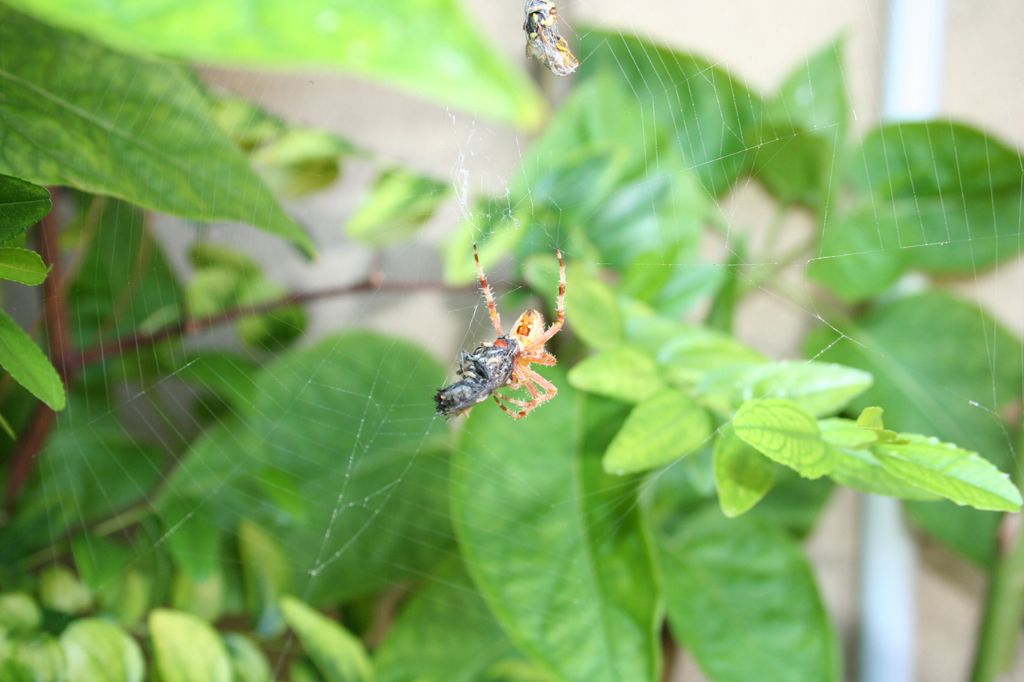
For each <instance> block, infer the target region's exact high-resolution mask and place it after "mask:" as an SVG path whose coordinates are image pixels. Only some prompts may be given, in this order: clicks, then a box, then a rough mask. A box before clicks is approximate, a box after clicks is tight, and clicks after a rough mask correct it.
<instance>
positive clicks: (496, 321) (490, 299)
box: [473, 242, 564, 336]
mask: <svg viewBox="0 0 1024 682" xmlns="http://www.w3.org/2000/svg"><path fill="white" fill-rule="evenodd" d="M473 260H474V261H476V274H477V276H478V277H479V279H480V290H481V291H482V292H483V294H484V300H485V301H487V312H488V314H490V316H491V324H492V325H494V331H496V332H497V333H498V336H505V332H504V330H502V328H501V315H499V314H498V306H497V305H496V304H495V303H494V294H493V293H491V286H490V285H489V284H488V283H487V275H485V274H484V269H483V267H481V265H480V254H479V253H478V252H477V250H476V242H473ZM563 279H564V278H563Z"/></svg>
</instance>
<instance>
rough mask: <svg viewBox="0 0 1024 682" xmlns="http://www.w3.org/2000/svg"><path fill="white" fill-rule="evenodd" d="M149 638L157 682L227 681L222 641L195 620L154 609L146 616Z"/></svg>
mask: <svg viewBox="0 0 1024 682" xmlns="http://www.w3.org/2000/svg"><path fill="white" fill-rule="evenodd" d="M149 636H150V637H151V638H152V639H153V653H154V656H155V659H156V660H155V663H154V666H155V668H156V670H157V671H158V672H159V674H160V680H161V682H231V660H230V659H229V658H228V652H227V650H226V649H225V648H224V642H222V641H221V639H220V637H219V636H218V635H217V632H216V631H215V630H214V629H213V628H211V627H210V626H209V625H207V624H206V623H204V622H203V621H201V620H199V619H198V618H196V617H194V616H190V615H188V614H187V613H181V612H180V611H170V610H168V609H156V610H154V611H153V612H152V613H150V614H149Z"/></svg>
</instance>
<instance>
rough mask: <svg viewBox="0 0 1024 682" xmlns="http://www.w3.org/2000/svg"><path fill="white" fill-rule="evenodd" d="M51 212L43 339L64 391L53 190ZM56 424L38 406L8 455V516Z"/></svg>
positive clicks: (64, 341) (43, 233)
mask: <svg viewBox="0 0 1024 682" xmlns="http://www.w3.org/2000/svg"><path fill="white" fill-rule="evenodd" d="M50 194H51V195H52V200H53V204H54V209H53V210H51V211H50V213H49V214H48V215H47V216H46V217H45V218H43V220H42V222H41V223H40V224H39V231H38V235H39V250H40V251H41V252H42V257H43V261H44V262H46V263H47V264H48V265H49V266H50V274H49V275H48V276H47V278H46V281H44V282H43V295H44V298H43V317H44V319H45V321H46V339H47V346H48V348H49V352H50V362H52V363H53V366H54V367H56V369H57V374H59V375H60V378H61V380H62V381H63V382H64V385H65V387H66V386H67V385H68V379H69V377H68V356H69V351H70V348H71V344H70V343H69V339H68V333H69V329H70V327H69V325H68V307H67V299H66V297H65V295H64V288H63V287H62V286H61V285H60V282H61V274H62V269H61V258H60V243H59V239H60V228H59V225H58V224H57V216H56V212H57V209H56V206H57V201H58V198H59V194H58V191H57V189H56V188H51V189H50ZM55 423H56V414H54V412H53V410H51V409H50V408H49V407H47V406H46V405H44V404H42V403H39V405H38V406H37V407H36V411H35V412H34V413H33V414H32V419H31V421H30V422H29V424H28V427H27V428H26V429H25V430H24V431H23V432H22V435H21V438H19V439H18V443H17V445H16V446H15V448H14V453H13V454H12V455H11V463H10V469H9V473H8V477H7V490H6V494H5V497H4V505H5V508H6V509H7V511H8V513H10V512H11V511H12V510H13V508H14V503H15V501H16V500H17V499H18V495H19V494H20V492H21V489H22V488H23V487H24V486H25V483H26V482H27V481H28V477H29V475H30V474H31V473H32V467H33V465H34V463H35V459H36V455H38V454H39V452H40V451H41V450H42V449H43V445H44V444H45V443H46V438H47V436H49V434H50V431H51V430H52V429H53V425H54V424H55Z"/></svg>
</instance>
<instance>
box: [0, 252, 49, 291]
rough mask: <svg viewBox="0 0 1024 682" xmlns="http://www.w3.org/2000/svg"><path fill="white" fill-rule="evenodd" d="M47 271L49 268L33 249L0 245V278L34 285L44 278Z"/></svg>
mask: <svg viewBox="0 0 1024 682" xmlns="http://www.w3.org/2000/svg"><path fill="white" fill-rule="evenodd" d="M49 271H50V268H48V267H47V266H46V263H44V262H43V259H42V258H40V257H39V254H38V253H36V252H35V251H29V250H28V249H19V248H15V247H10V246H7V247H0V279H6V280H10V281H12V282H20V283H21V284H27V285H29V286H35V285H37V284H42V283H43V281H44V280H46V273H48V272H49Z"/></svg>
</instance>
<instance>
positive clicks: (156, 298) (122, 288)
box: [68, 197, 183, 373]
mask: <svg viewBox="0 0 1024 682" xmlns="http://www.w3.org/2000/svg"><path fill="white" fill-rule="evenodd" d="M80 214H81V215H80V218H79V222H80V223H82V226H81V230H82V232H83V236H82V239H81V242H80V243H79V244H80V248H83V249H84V253H83V254H82V256H81V262H80V263H79V265H78V270H77V274H76V276H75V278H74V281H73V283H72V284H71V287H70V288H69V290H68V308H69V309H71V310H73V311H75V314H74V315H72V316H71V329H72V334H73V336H74V338H75V341H76V344H77V345H78V346H79V347H83V348H85V347H89V346H91V345H93V344H96V343H97V342H99V341H101V340H104V339H110V338H114V337H117V336H120V335H127V334H130V333H134V332H141V331H145V330H146V329H149V328H150V327H151V326H152V325H153V323H154V321H156V322H159V323H160V324H164V323H166V322H173V321H175V320H177V319H178V317H179V315H180V312H179V311H180V310H181V308H182V306H183V296H182V293H181V290H180V287H179V285H178V281H177V278H176V277H175V275H174V273H173V272H172V271H171V268H170V266H169V264H168V262H167V258H166V256H165V255H164V253H163V250H162V249H161V247H160V244H159V243H158V242H157V241H156V240H155V239H154V238H153V235H152V234H151V233H150V231H149V229H148V228H147V227H146V224H145V221H144V216H143V212H142V211H141V210H140V209H138V208H137V207H134V206H131V205H129V204H127V203H124V202H122V201H114V200H111V199H106V198H100V197H83V201H82V206H81V210H80ZM129 357H130V356H129ZM108 363H109V361H108ZM104 369H105V373H109V372H110V371H111V370H110V367H109V364H108V366H107V367H105V368H104Z"/></svg>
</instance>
